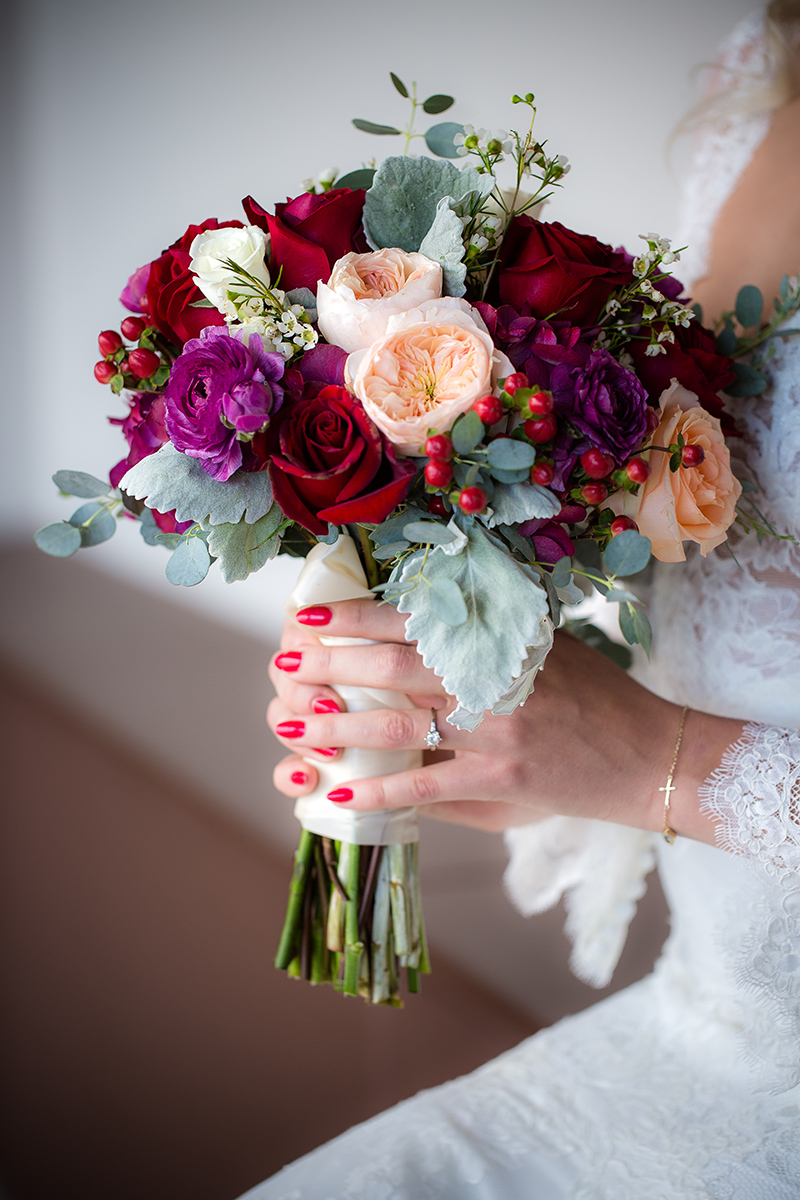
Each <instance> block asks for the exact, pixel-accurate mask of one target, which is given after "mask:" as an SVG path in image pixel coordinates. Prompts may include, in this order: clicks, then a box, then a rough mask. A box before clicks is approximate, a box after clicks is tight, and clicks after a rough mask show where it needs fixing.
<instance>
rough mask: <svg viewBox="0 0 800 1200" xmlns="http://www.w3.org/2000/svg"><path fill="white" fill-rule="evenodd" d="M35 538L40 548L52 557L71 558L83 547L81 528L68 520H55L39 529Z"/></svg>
mask: <svg viewBox="0 0 800 1200" xmlns="http://www.w3.org/2000/svg"><path fill="white" fill-rule="evenodd" d="M33 540H34V542H35V543H36V545H37V546H38V547H39V549H40V550H43V551H44V553H45V554H49V555H51V557H52V558H71V557H72V555H73V554H77V552H78V551H79V550H80V548H81V534H80V530H79V529H76V528H75V526H74V525H70V523H69V522H68V521H55V522H54V523H53V524H52V525H45V526H44V527H43V528H42V529H37V531H36V533H35V534H34V535H33Z"/></svg>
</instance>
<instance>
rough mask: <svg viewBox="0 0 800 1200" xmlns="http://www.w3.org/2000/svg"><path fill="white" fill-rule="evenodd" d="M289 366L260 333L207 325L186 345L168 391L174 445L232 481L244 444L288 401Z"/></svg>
mask: <svg viewBox="0 0 800 1200" xmlns="http://www.w3.org/2000/svg"><path fill="white" fill-rule="evenodd" d="M283 367H284V362H283V358H282V357H281V355H280V354H273V353H270V352H268V351H266V350H265V349H264V343H263V342H262V340H261V338H260V337H259V335H258V334H257V333H253V334H251V335H250V337H249V339H246V338H245V337H244V336H241V337H237V336H234V335H233V334H231V333H229V331H228V330H227V329H222V328H218V327H209V328H207V329H204V330H203V332H202V333H201V334H200V337H199V338H194V339H192V340H191V341H189V342H187V343H186V345H185V346H184V350H183V354H182V355H181V356H180V358H179V359H177V360H176V361H175V363H174V364H173V367H172V373H171V375H170V378H169V383H168V384H167V388H166V391H165V393H164V400H165V404H166V417H165V423H166V428H167V433H168V434H169V437H170V441H171V442H172V444H173V446H174V447H175V448H176V450H181V451H183V453H184V454H188V455H190V456H191V457H192V458H196V459H198V460H199V462H200V465H201V467H202V468H203V470H204V471H205V472H206V473H207V474H208V475H211V476H212V478H213V479H221V480H225V479H229V478H230V476H231V475H232V474H233V473H234V471H236V470H238V468H239V467H241V466H242V463H243V454H242V443H243V442H249V441H250V440H251V439H252V438H253V436H254V435H256V434H258V433H260V432H261V431H262V430H264V429H265V428H266V427H267V425H268V423H269V419H270V417H271V416H272V415H273V413H275V412H277V410H278V409H279V408H280V406H281V404H282V403H283V387H282V386H281V385H280V384H279V383H278V380H279V379H281V378H282V376H283ZM250 457H252V456H250ZM246 465H247V464H246Z"/></svg>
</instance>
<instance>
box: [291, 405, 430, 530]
mask: <svg viewBox="0 0 800 1200" xmlns="http://www.w3.org/2000/svg"><path fill="white" fill-rule="evenodd" d="M268 439H269V440H268V446H269V454H270V460H269V475H270V479H271V480H272V487H273V491H274V493H275V499H276V500H277V501H278V504H279V505H280V506H281V508H282V509H283V511H284V512H285V513H286V515H287V517H291V519H292V520H293V521H297V522H298V523H299V524H300V525H303V526H305V528H306V529H308V530H310V531H311V533H316V534H321V533H327V532H328V522H330V523H331V524H333V525H343V524H345V523H348V522H351V521H365V522H380V521H383V520H384V519H385V518H386V517H388V516H389V513H390V512H391V511H392V510H393V509H394V508H395V507H396V506H397V505H398V504H399V503H400V501H401V500H402V499H403V497H404V496H405V495H406V493H407V492H408V489H409V488H410V487H411V483H412V480H413V478H414V475H415V474H416V467H415V466H414V463H413V462H412V461H411V460H410V459H407V458H401V459H398V458H397V456H396V454H395V451H394V447H393V446H392V445H391V444H390V443H389V442H388V441H387V440H386V439H385V438H384V437H383V435H382V434H381V433H380V431H379V430H378V429H377V427H376V426H375V425H373V423H372V421H370V419H369V417H368V416H367V414H366V413H365V412H364V409H363V408H362V407H361V405H360V404H359V403H358V401H357V400H355V399H353V397H352V396H351V395H350V393H349V392H346V391H345V389H344V388H341V387H335V386H330V387H325V388H323V389H322V391H321V392H320V393H319V395H318V396H316V397H314V398H313V399H308V400H299V401H298V402H297V403H296V404H289V405H286V407H284V408H283V409H282V410H281V411H280V412H279V413H278V414H277V415H276V416H275V418H274V419H273V421H272V422H271V424H270V427H269V431H268Z"/></svg>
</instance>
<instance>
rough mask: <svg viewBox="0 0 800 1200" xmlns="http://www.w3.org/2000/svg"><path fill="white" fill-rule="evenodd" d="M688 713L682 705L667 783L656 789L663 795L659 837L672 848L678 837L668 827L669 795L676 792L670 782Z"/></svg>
mask: <svg viewBox="0 0 800 1200" xmlns="http://www.w3.org/2000/svg"><path fill="white" fill-rule="evenodd" d="M688 712H689V705H688V704H684V706H683V709H682V711H681V723H680V725H679V727H678V740H677V741H676V742H675V753H674V754H673V756H672V762H671V763H670V768H669V775H668V776H667V782H666V783H665V784H664V786H663V787H660V788H659V789H658V790H659V791H660V792H663V793H664V828H663V829H662V830H661V836H662V837H663V839H664V841H665V842H666V843H667V845H668V846H673V845H674V844H675V839H676V837H677V836H678V835H677V834H676V832H675V830H674V829H673V828H672V827H671V826H670V823H669V800H670V795H671V794H672V792H676V791H677V790H678V789H677V788H676V787H673V786H672V780H673V779H674V777H675V768H676V766H677V765H678V755H679V753H680V749H681V742H682V741H683V730H684V727H685V725H686V717H687V715H688Z"/></svg>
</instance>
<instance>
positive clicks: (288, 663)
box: [275, 650, 303, 671]
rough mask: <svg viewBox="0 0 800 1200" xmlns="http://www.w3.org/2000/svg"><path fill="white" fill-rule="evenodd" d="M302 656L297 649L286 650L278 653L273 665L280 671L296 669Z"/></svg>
mask: <svg viewBox="0 0 800 1200" xmlns="http://www.w3.org/2000/svg"><path fill="white" fill-rule="evenodd" d="M302 657H303V656H302V654H301V653H300V651H299V650H287V651H286V653H285V654H279V655H278V657H277V658H276V659H275V666H276V667H278V669H279V670H281V671H296V670H297V668H298V667H299V666H300V659H301V658H302Z"/></svg>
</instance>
